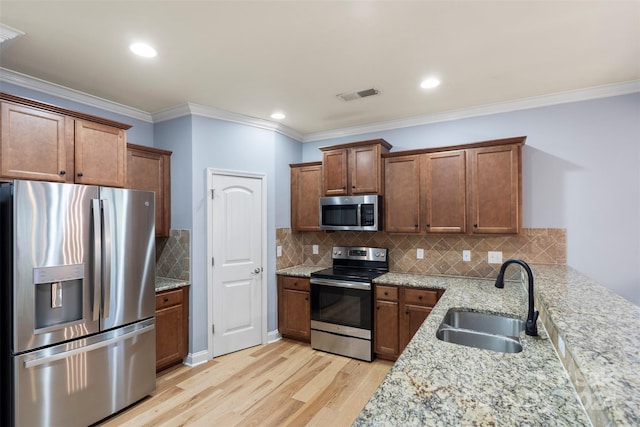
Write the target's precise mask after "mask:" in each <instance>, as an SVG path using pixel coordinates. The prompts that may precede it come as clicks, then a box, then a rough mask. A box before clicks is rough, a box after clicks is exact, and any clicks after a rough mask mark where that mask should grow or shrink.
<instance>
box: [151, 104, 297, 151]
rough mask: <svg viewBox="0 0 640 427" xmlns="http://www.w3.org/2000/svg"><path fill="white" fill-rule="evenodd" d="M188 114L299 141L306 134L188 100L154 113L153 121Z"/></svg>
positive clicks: (156, 121)
mask: <svg viewBox="0 0 640 427" xmlns="http://www.w3.org/2000/svg"><path fill="white" fill-rule="evenodd" d="M187 115H193V116H201V117H207V118H210V119H217V120H223V121H226V122H233V123H238V124H241V125H246V126H251V127H254V128H258V129H265V130H268V131H272V132H278V133H280V134H282V135H285V136H288V137H289V138H292V139H294V140H296V141H298V142H301V141H302V139H303V137H304V135H303V134H301V133H300V132H298V131H296V130H294V129H291V128H289V127H287V126H284V125H282V124H280V123H275V122H271V121H269V120H263V119H258V118H255V117H250V116H245V115H244V114H238V113H232V112H230V111H225V110H221V109H219V108H214V107H208V106H206V105H200V104H194V103H192V102H188V103H186V104H182V105H178V106H176V107H172V108H168V109H166V110H162V111H159V112H157V113H153V114H152V118H153V122H154V123H158V122H163V121H166V120H171V119H176V118H178V117H183V116H187Z"/></svg>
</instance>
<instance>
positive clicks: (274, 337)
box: [267, 329, 282, 344]
mask: <svg viewBox="0 0 640 427" xmlns="http://www.w3.org/2000/svg"><path fill="white" fill-rule="evenodd" d="M281 339H282V335H280V332H278V330H277V329H276V330H275V331H270V332H267V344H271V343H272V342H276V341H280V340H281Z"/></svg>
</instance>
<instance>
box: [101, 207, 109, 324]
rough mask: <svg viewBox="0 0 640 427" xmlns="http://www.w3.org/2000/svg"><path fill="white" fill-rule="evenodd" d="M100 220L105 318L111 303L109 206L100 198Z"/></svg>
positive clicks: (103, 309) (103, 310)
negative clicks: (101, 226) (102, 245)
mask: <svg viewBox="0 0 640 427" xmlns="http://www.w3.org/2000/svg"><path fill="white" fill-rule="evenodd" d="M102 221H103V228H102V231H103V234H102V235H103V244H104V247H103V250H104V252H103V253H102V255H103V257H102V258H103V259H104V265H103V267H104V270H103V271H104V280H103V283H102V285H103V288H102V289H103V292H104V300H103V301H104V302H103V306H102V313H103V314H102V316H103V317H104V318H105V319H106V318H107V317H109V306H110V303H111V206H110V205H109V200H106V199H103V200H102Z"/></svg>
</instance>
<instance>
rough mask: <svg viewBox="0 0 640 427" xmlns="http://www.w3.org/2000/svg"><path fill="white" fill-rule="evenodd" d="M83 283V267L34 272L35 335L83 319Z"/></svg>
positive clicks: (57, 267) (70, 266)
mask: <svg viewBox="0 0 640 427" xmlns="http://www.w3.org/2000/svg"><path fill="white" fill-rule="evenodd" d="M83 280H84V264H73V265H60V266H53V267H39V268H34V269H33V284H34V286H35V304H36V307H35V314H36V316H35V329H36V333H37V332H46V331H49V330H51V329H52V328H56V327H59V326H60V325H65V326H67V325H69V324H70V323H74V322H77V321H80V320H82V319H83V316H82V304H83V295H82V289H83V286H82V282H83Z"/></svg>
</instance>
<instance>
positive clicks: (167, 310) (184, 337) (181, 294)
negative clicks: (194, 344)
mask: <svg viewBox="0 0 640 427" xmlns="http://www.w3.org/2000/svg"><path fill="white" fill-rule="evenodd" d="M188 351H189V286H183V287H181V288H177V289H169V290H166V291H161V292H158V293H157V294H156V372H158V371H161V370H163V369H165V368H168V367H170V366H173V365H176V364H178V363H182V361H183V360H184V358H185V357H187V353H188Z"/></svg>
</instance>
